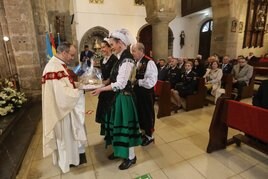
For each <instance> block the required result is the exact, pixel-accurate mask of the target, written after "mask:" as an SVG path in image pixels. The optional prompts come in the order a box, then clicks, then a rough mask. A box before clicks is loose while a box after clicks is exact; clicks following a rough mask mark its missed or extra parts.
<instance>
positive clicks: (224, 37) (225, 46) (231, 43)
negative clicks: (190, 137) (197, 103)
mask: <svg viewBox="0 0 268 179" xmlns="http://www.w3.org/2000/svg"><path fill="white" fill-rule="evenodd" d="M247 3H248V0H235V1H234V0H226V1H222V0H211V5H212V12H213V34H212V38H211V50H210V52H211V54H212V53H218V54H220V55H225V54H227V55H230V56H231V58H236V57H237V56H238V55H244V56H247V55H248V53H249V52H250V51H252V52H254V54H255V55H256V56H260V55H262V54H264V53H265V52H266V51H267V49H268V43H265V42H267V41H268V34H266V35H264V47H257V48H242V46H243V39H244V29H245V21H246V14H247V12H246V11H247ZM233 20H236V21H237V22H243V23H244V27H243V30H242V32H241V33H240V32H238V29H237V30H236V32H231V24H232V21H233Z"/></svg>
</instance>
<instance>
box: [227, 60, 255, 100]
mask: <svg viewBox="0 0 268 179" xmlns="http://www.w3.org/2000/svg"><path fill="white" fill-rule="evenodd" d="M231 74H232V75H233V88H237V96H236V98H235V100H237V101H240V100H241V94H242V89H243V87H244V86H248V84H249V81H250V79H251V77H252V74H253V67H252V66H250V65H249V64H247V61H246V59H245V57H244V56H238V64H236V65H235V66H234V67H233V69H232V72H231Z"/></svg>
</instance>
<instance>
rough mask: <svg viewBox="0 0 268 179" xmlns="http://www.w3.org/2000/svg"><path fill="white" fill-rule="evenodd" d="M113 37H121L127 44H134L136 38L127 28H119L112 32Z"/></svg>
mask: <svg viewBox="0 0 268 179" xmlns="http://www.w3.org/2000/svg"><path fill="white" fill-rule="evenodd" d="M110 37H111V38H116V39H120V40H121V41H122V42H123V43H124V44H125V45H126V46H129V45H130V44H133V43H134V42H135V41H134V38H133V37H132V35H131V34H130V32H129V31H128V30H127V29H119V30H116V31H114V32H112V33H111V35H110Z"/></svg>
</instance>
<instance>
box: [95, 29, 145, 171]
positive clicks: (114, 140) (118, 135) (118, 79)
mask: <svg viewBox="0 0 268 179" xmlns="http://www.w3.org/2000/svg"><path fill="white" fill-rule="evenodd" d="M130 37H131V36H130V34H129V32H128V31H127V30H126V29H120V30H117V31H115V32H113V33H112V34H111V36H110V44H111V47H112V50H113V51H114V53H115V54H116V55H117V58H118V61H117V63H116V64H115V65H114V67H113V69H112V72H111V76H110V81H111V84H109V85H107V86H105V87H102V88H98V89H96V90H95V91H93V92H92V94H93V95H98V94H100V93H101V92H103V91H114V92H115V93H116V94H115V100H114V101H113V104H112V106H111V112H110V113H108V114H107V115H106V116H105V131H104V132H105V134H104V135H105V141H106V146H107V145H112V148H113V153H112V154H111V155H110V156H109V157H108V158H109V159H110V160H114V159H116V158H123V159H124V160H123V162H122V163H121V164H120V165H119V169H120V170H125V169H128V168H129V167H130V166H131V165H132V164H135V163H136V160H137V158H136V156H135V152H134V147H135V146H138V145H140V144H141V142H142V141H141V133H140V129H139V120H138V115H137V111H136V107H135V103H134V101H133V91H132V87H131V82H130V79H131V75H132V71H133V68H134V66H135V64H134V59H133V56H132V55H131V53H130V52H129V50H128V48H127V47H128V46H129V45H130V44H131V38H130Z"/></svg>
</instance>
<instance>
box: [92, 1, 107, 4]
mask: <svg viewBox="0 0 268 179" xmlns="http://www.w3.org/2000/svg"><path fill="white" fill-rule="evenodd" d="M89 3H92V4H103V3H104V0H89Z"/></svg>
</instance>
